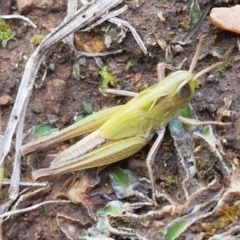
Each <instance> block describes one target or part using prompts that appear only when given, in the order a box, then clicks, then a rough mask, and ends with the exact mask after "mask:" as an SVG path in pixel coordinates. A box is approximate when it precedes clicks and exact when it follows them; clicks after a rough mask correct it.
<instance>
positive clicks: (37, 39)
mask: <svg viewBox="0 0 240 240" xmlns="http://www.w3.org/2000/svg"><path fill="white" fill-rule="evenodd" d="M43 38H44V36H43V35H40V34H35V35H33V36H32V38H31V40H30V42H31V44H32V45H33V46H37V45H39V44H40V43H41V41H42V40H43Z"/></svg>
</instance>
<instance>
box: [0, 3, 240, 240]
mask: <svg viewBox="0 0 240 240" xmlns="http://www.w3.org/2000/svg"><path fill="white" fill-rule="evenodd" d="M199 2H200V6H201V9H202V10H204V8H205V7H206V3H204V1H199ZM189 5H190V4H189V3H188V1H157V0H151V1H144V0H141V1H131V2H130V3H128V7H129V9H128V10H127V11H126V12H125V13H124V14H122V15H120V16H119V17H120V18H122V19H125V20H127V21H128V22H129V23H130V24H131V25H132V26H133V27H134V28H135V29H136V31H137V32H138V34H139V35H140V36H141V38H142V39H143V42H144V43H145V44H146V47H147V50H148V55H144V54H143V53H142V51H141V49H140V48H139V46H138V45H137V43H136V41H135V40H134V38H133V36H132V34H131V33H130V32H129V31H128V32H127V34H126V37H125V38H124V39H123V41H122V42H121V43H114V44H112V45H111V50H117V49H124V51H123V53H120V54H116V55H108V56H105V57H101V60H102V61H103V63H104V65H106V66H108V67H109V71H110V72H111V74H112V75H113V76H114V77H115V78H116V79H118V83H117V85H116V86H114V87H115V88H118V89H122V90H128V91H132V92H139V91H141V90H142V89H143V88H146V87H148V86H151V85H153V84H154V83H156V82H157V73H156V66H157V64H158V63H159V62H167V63H170V64H171V65H173V66H177V65H178V64H179V63H180V62H181V61H182V60H183V59H184V58H185V57H187V61H186V63H185V64H184V69H188V68H189V66H190V63H191V60H192V56H193V54H194V52H195V50H196V45H197V42H198V39H199V36H200V35H201V34H202V33H206V34H207V37H206V39H205V41H204V46H203V49H202V52H203V53H208V54H207V55H206V56H205V57H203V58H202V59H201V60H199V61H198V64H197V66H196V69H195V70H194V72H199V71H200V70H202V69H204V68H206V67H207V66H209V65H211V64H212V63H215V62H218V61H220V60H219V59H218V58H217V57H214V56H213V54H211V53H212V52H217V53H219V54H222V53H223V52H225V51H227V50H229V49H230V48H231V47H232V46H233V45H234V46H235V47H234V49H233V51H232V52H231V54H230V55H229V57H228V64H226V66H227V67H225V68H224V69H220V70H218V71H215V70H214V71H213V72H211V73H208V74H206V75H204V76H203V77H200V79H199V80H200V81H201V86H200V87H199V88H198V89H197V90H196V93H195V96H194V98H193V100H192V106H193V109H194V111H195V113H196V114H197V116H198V118H199V119H200V120H221V121H224V122H229V121H230V122H231V125H230V126H224V127H222V126H214V127H213V129H214V133H215V134H216V136H218V137H219V139H220V140H221V143H222V145H223V149H224V152H225V155H224V156H223V158H224V161H225V162H226V164H230V165H231V164H232V165H234V166H235V168H236V171H239V164H240V162H239V161H240V160H239V159H240V147H239V146H240V145H239V135H240V133H239V128H238V127H239V124H240V120H239V117H238V116H239V110H240V105H239V96H240V95H239V93H240V87H239V86H240V85H239V78H240V64H239V59H240V58H239V49H238V48H237V38H238V36H237V35H236V34H234V33H230V32H226V31H222V30H220V29H218V28H216V27H214V26H213V25H212V24H211V22H210V19H209V17H206V19H205V21H204V22H203V25H202V27H201V30H199V31H198V32H197V34H196V35H195V36H193V37H192V41H191V43H189V44H186V45H184V46H182V49H181V51H180V52H174V51H173V57H172V59H171V60H166V57H165V51H164V50H162V49H161V47H160V46H159V44H157V41H156V40H158V39H160V40H161V39H162V40H164V41H165V42H166V43H167V44H169V43H171V42H174V40H175V39H182V38H183V37H184V36H185V35H186V33H187V32H188V31H189V29H188V24H187V23H188V22H189V7H190V6H189ZM159 11H162V12H163V16H164V18H165V21H164V22H162V21H160V19H159V17H158V15H157V13H158V12H159ZM65 15H66V11H60V12H50V13H45V12H44V11H41V10H35V11H30V12H28V13H26V14H25V16H26V17H28V18H30V19H31V20H33V21H34V23H35V24H36V25H37V26H38V27H37V28H36V29H33V28H31V27H27V28H26V29H23V28H22V25H21V23H20V22H19V21H16V20H8V22H9V23H10V24H11V25H13V26H14V27H15V29H16V32H17V35H16V40H14V41H9V43H8V45H7V47H6V48H2V47H1V48H0V68H1V74H0V97H1V95H3V94H8V95H9V96H10V97H11V98H12V99H13V102H14V99H15V97H16V95H17V91H18V87H19V84H20V81H21V78H22V75H23V72H24V67H25V64H26V61H27V59H26V58H29V56H30V55H31V53H32V52H33V51H34V46H31V44H30V39H31V37H32V36H33V35H34V34H42V35H46V34H47V33H48V31H47V29H46V27H45V26H50V25H51V23H54V25H55V26H56V25H57V23H60V22H61V21H62V20H63V19H64V16H65ZM208 16H209V14H208ZM108 25H109V23H103V24H102V25H101V26H99V27H96V28H95V29H94V31H92V32H90V33H89V34H87V36H86V35H81V33H78V35H79V38H82V39H85V38H86V42H91V41H100V42H102V41H103V38H104V36H103V34H104V33H103V32H102V31H101V27H108ZM112 26H114V25H112ZM113 28H114V27H113ZM96 36H98V38H99V39H97V40H92V38H95V37H96ZM99 36H100V37H99ZM80 45H81V46H82V45H84V44H81V43H80ZM176 45H178V44H173V45H172V46H173V48H175V47H176ZM177 47H179V46H177ZM177 47H176V48H177ZM176 48H175V49H176ZM81 50H84V49H81ZM104 51H106V49H104ZM21 54H23V55H24V56H26V58H23V60H20V55H21ZM48 54H49V56H48V58H47V60H46V63H45V66H46V65H48V64H50V63H54V64H55V66H56V69H55V70H54V71H51V70H48V71H47V74H46V78H45V80H44V82H43V84H42V85H41V81H42V80H41V79H42V76H43V74H44V70H45V68H44V66H42V67H41V68H40V71H39V73H38V77H37V79H36V84H37V85H41V86H40V87H37V85H35V87H34V89H33V92H32V95H31V99H30V102H29V105H28V108H27V115H26V118H25V125H24V131H25V133H26V132H27V131H28V130H29V129H31V128H32V127H33V126H36V125H39V124H42V123H44V122H49V116H54V117H57V121H56V122H55V123H54V124H55V126H56V127H58V128H59V129H63V128H65V127H67V126H69V125H70V124H72V123H73V122H74V121H73V117H74V116H76V115H78V114H79V113H82V112H84V104H83V103H84V102H89V103H90V104H92V105H93V108H94V111H95V112H97V111H99V110H100V109H103V108H107V107H111V106H115V105H118V104H124V103H126V102H127V101H128V100H129V98H127V97H120V96H104V95H103V94H102V93H101V92H100V91H99V88H100V87H101V84H102V78H101V76H100V74H99V71H100V70H99V68H98V66H97V64H96V62H95V60H94V58H91V57H86V58H85V59H84V64H82V65H80V79H79V80H77V79H76V78H75V77H74V76H73V74H72V69H73V64H74V63H75V61H76V60H75V57H74V55H73V54H72V53H71V51H70V50H69V48H68V46H67V45H65V44H63V43H58V44H56V45H54V47H53V48H52V50H51V52H49V53H48ZM129 61H131V62H132V63H133V67H131V68H130V69H126V64H127V62H129ZM56 79H58V80H56ZM230 100H231V105H230V108H229V109H228V110H229V113H231V114H230V115H228V116H227V115H224V116H223V117H221V116H220V114H218V113H219V111H218V110H219V109H222V108H223V107H224V105H225V103H226V102H227V101H230ZM12 104H13V103H10V104H9V105H7V106H2V107H1V126H0V127H1V128H2V130H1V131H2V134H3V133H4V130H5V128H6V125H7V122H8V118H9V115H10V113H11V109H12ZM26 141H27V140H26ZM152 144H153V142H150V143H149V144H148V145H147V146H146V147H144V149H143V150H141V151H140V152H138V153H137V154H135V155H134V156H132V157H130V158H128V159H126V160H123V161H121V162H118V163H115V164H112V165H110V166H107V167H106V168H104V169H103V170H102V171H100V173H99V177H100V182H99V184H97V185H96V186H95V187H94V188H93V189H91V191H90V192H91V194H92V195H91V196H94V195H93V194H94V193H101V194H104V195H107V196H108V197H110V198H111V199H112V200H114V199H115V200H117V197H116V195H115V193H114V190H113V188H112V185H111V181H110V178H109V171H111V169H112V168H113V167H116V166H117V167H121V168H123V169H130V170H132V171H134V172H135V173H137V174H138V175H139V176H140V177H146V178H148V174H147V167H146V163H145V161H144V159H145V158H146V156H147V154H148V152H149V149H150V147H151V145H152ZM68 145H69V142H66V143H62V144H57V145H54V146H52V147H51V148H50V149H46V150H44V151H38V152H34V153H32V154H30V155H28V156H25V157H23V159H22V166H21V169H22V172H21V179H22V181H25V182H27V181H32V179H31V171H32V170H33V169H39V168H43V167H47V166H48V165H49V157H48V156H49V154H55V153H57V152H59V151H61V150H62V149H64V148H66V146H68ZM206 149H207V150H206ZM206 149H205V151H203V150H202V151H200V153H198V154H199V156H198V157H199V159H200V160H199V165H200V167H199V168H200V169H201V170H202V172H203V175H204V176H203V177H202V178H205V180H204V181H205V182H207V183H209V182H210V180H209V179H210V178H211V180H212V178H213V177H214V176H217V178H218V180H219V185H218V188H217V189H213V190H212V191H211V194H212V195H211V194H210V192H207V193H206V194H207V196H203V195H204V194H203V193H202V195H201V197H202V198H203V200H202V202H204V201H206V202H207V201H209V200H211V199H214V198H215V197H216V196H217V195H218V194H219V192H221V191H222V190H224V189H227V188H229V186H230V185H231V183H232V182H231V180H230V179H229V176H227V175H225V174H226V173H225V171H224V169H223V167H222V166H221V163H219V160H218V158H217V157H216V155H215V154H213V153H212V152H211V148H210V147H209V148H208V147H206ZM209 156H210V157H209ZM10 159H11V156H10ZM139 159H140V160H139ZM201 160H202V161H201ZM153 168H154V175H155V179H156V185H157V186H156V188H157V190H158V191H159V192H164V193H167V194H168V196H170V197H171V198H172V199H174V201H177V202H178V203H179V205H181V204H182V205H184V203H185V201H186V199H185V198H184V193H183V189H182V184H181V183H182V181H183V180H184V178H185V172H184V168H183V167H182V165H181V162H180V160H179V156H178V154H177V151H176V148H175V147H174V145H173V140H172V137H171V134H170V132H169V130H168V129H167V132H166V134H165V137H164V140H163V143H162V146H161V148H160V149H159V151H158V153H157V156H156V159H155V162H154V167H153ZM6 171H7V178H10V177H11V172H12V161H11V160H7V163H6ZM238 173H239V172H238ZM168 176H174V179H175V180H176V181H175V182H174V184H170V185H168V184H166V183H167V177H168ZM79 179H81V176H80V175H79V174H78V173H68V174H64V175H59V176H57V177H53V178H50V179H47V180H48V181H49V183H50V185H48V187H45V188H44V189H43V190H41V191H39V192H38V193H36V192H35V193H34V194H32V195H31V194H29V195H28V197H27V198H26V199H23V200H22V201H21V202H20V203H19V205H18V206H17V208H19V209H20V208H25V207H29V206H32V205H34V204H37V203H40V202H43V201H47V200H52V199H56V198H58V199H68V198H69V196H68V194H67V189H68V188H69V186H72V185H74V183H76V182H77V181H78V180H79ZM23 189H24V188H21V190H23ZM34 191H36V188H31V189H29V190H28V192H29V193H31V192H34ZM239 193H240V192H238V193H237V192H236V191H235V192H234V191H233V193H232V194H229V195H228V196H227V197H226V199H225V200H224V201H225V205H222V206H221V208H219V209H220V210H219V209H218V211H214V212H212V214H210V215H208V216H206V217H202V218H201V219H200V220H198V221H197V220H196V221H194V223H193V224H192V225H191V226H190V227H188V228H187V229H186V231H185V232H184V233H183V234H182V235H181V236H180V237H178V238H177V239H209V238H210V237H211V236H213V235H214V234H220V233H223V232H226V231H228V230H229V229H231V228H232V227H234V226H236V225H237V223H238V222H239V219H240V214H239V211H240V210H239V207H240V205H239V200H240V196H239ZM148 197H149V198H151V194H150V191H149V193H148ZM195 197H196V196H195ZM199 197H200V196H199ZM139 199H140V197H138V196H135V197H132V198H130V200H129V199H128V198H127V199H123V200H122V201H123V202H128V201H130V202H131V203H134V202H139V201H140V200H139ZM7 200H8V187H7V185H6V186H3V187H2V191H1V196H0V203H1V204H4V203H5V202H7ZM71 201H72V202H71V203H70V202H69V203H62V204H57V203H56V204H48V205H45V206H43V207H40V208H38V209H36V210H33V211H30V212H27V213H23V214H17V215H14V216H12V217H11V218H9V219H7V220H5V221H4V222H3V224H2V235H3V237H2V238H3V239H4V240H8V239H9V240H10V239H16V240H17V239H19V240H20V239H66V238H67V237H66V234H65V233H64V231H63V225H64V224H63V222H64V221H67V220H66V219H67V218H66V216H68V217H69V219H70V218H71V220H69V219H68V220H69V221H70V222H71V224H72V225H73V222H74V221H73V220H72V219H78V222H77V221H75V222H74V226H75V227H76V228H75V231H76V229H80V230H78V232H77V233H76V232H75V234H73V236H72V238H70V237H69V238H68V239H85V238H80V237H79V236H80V235H81V234H82V233H81V234H80V232H81V231H82V229H88V228H89V227H91V226H93V225H94V223H95V221H96V220H95V219H93V218H92V216H91V214H89V207H90V208H91V211H92V213H93V215H94V214H96V211H97V209H99V208H100V207H102V206H104V205H105V204H106V202H108V201H109V200H108V199H105V198H103V197H99V199H98V198H97V197H93V199H90V200H89V201H88V202H87V203H86V201H85V202H84V203H83V202H81V201H76V202H74V201H73V200H72V199H71ZM157 202H158V206H157V207H155V206H144V207H143V208H141V209H139V210H137V211H135V214H138V215H143V214H146V213H147V212H149V211H150V210H152V211H159V210H161V209H162V208H163V206H166V205H168V203H167V201H166V199H163V198H161V197H159V198H157ZM237 203H238V204H237ZM86 205H87V207H86ZM89 205H91V206H89ZM184 206H185V205H184ZM192 206H194V204H193V203H192ZM233 206H236V209H235V210H234V211H233V210H232V212H231V214H230V213H229V209H228V208H230V207H233ZM10 209H11V208H10ZM192 209H193V207H192V208H191V210H192ZM191 210H190V209H187V210H186V208H183V209H182V212H181V214H180V215H181V216H184V215H187V214H189V212H191ZM184 211H186V212H185V213H184ZM209 212H210V210H209ZM59 214H62V215H64V216H65V217H62V219H64V220H62V221H61V220H59V219H60V218H61V216H60V217H59ZM156 215H157V214H156ZM227 215H228V216H229V215H230V217H229V218H227V217H226V216H227ZM163 216H164V217H163ZM57 219H58V221H59V222H60V223H58V224H57ZM173 219H174V217H171V214H170V213H167V214H166V216H165V215H161V214H160V217H157V216H151V217H149V219H148V220H146V219H145V220H143V219H137V218H133V217H132V218H131V217H129V215H128V217H126V218H120V217H119V218H116V219H114V218H113V219H111V224H112V226H114V227H116V228H117V227H122V228H123V229H125V228H128V229H134V230H136V231H137V232H138V234H139V235H138V237H133V236H132V237H126V236H124V238H127V239H164V237H163V234H164V229H165V228H166V226H167V225H168V224H169V223H170V222H171V221H172V220H173ZM66 225H67V224H66ZM72 225H69V226H72ZM59 226H60V227H59ZM66 229H67V227H66ZM66 229H65V230H66ZM66 231H68V230H66ZM77 236H78V237H77ZM140 236H141V237H140ZM111 237H112V239H122V238H123V236H121V234H119V235H118V234H113V233H112V234H111ZM89 239H90V238H89ZM94 239H97V238H94ZM106 239H107V238H106ZM109 239H110V238H109ZM169 239H170V238H169ZM172 239H173V238H172Z"/></svg>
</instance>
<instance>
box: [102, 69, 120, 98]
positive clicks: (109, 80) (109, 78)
mask: <svg viewBox="0 0 240 240" xmlns="http://www.w3.org/2000/svg"><path fill="white" fill-rule="evenodd" d="M99 74H100V76H101V77H102V79H103V81H102V85H101V87H100V89H101V90H102V92H103V93H105V92H106V90H107V89H108V88H109V85H111V86H116V84H117V82H118V81H117V79H116V78H115V77H114V76H113V75H112V74H111V73H109V69H108V67H107V66H104V67H103V68H102V69H101V71H100V72H99Z"/></svg>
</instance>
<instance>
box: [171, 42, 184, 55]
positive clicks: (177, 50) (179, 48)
mask: <svg viewBox="0 0 240 240" xmlns="http://www.w3.org/2000/svg"><path fill="white" fill-rule="evenodd" d="M172 50H173V53H174V54H178V53H182V52H183V51H184V48H183V47H182V46H181V45H179V44H176V45H173V46H172Z"/></svg>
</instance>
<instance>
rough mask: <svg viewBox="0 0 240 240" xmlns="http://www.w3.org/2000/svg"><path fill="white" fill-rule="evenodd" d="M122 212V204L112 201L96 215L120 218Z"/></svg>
mask: <svg viewBox="0 0 240 240" xmlns="http://www.w3.org/2000/svg"><path fill="white" fill-rule="evenodd" d="M122 211H123V208H122V203H121V202H119V201H112V202H109V203H108V204H107V206H106V207H103V208H100V209H99V210H98V211H97V214H98V215H99V216H120V215H121V214H122Z"/></svg>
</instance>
